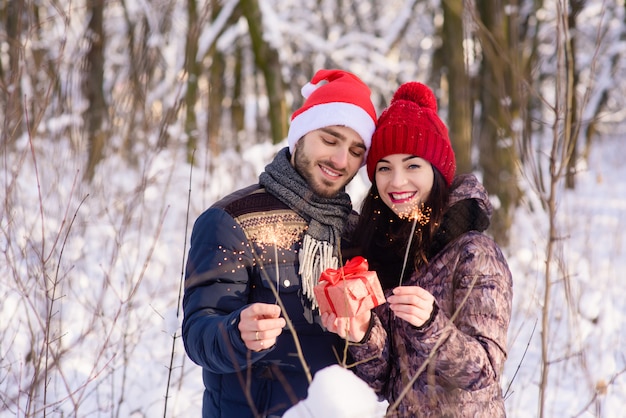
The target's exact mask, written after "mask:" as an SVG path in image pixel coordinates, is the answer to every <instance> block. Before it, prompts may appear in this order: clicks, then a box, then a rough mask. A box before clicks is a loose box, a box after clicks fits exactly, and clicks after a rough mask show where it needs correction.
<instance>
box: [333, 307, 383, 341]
mask: <svg viewBox="0 0 626 418" xmlns="http://www.w3.org/2000/svg"><path fill="white" fill-rule="evenodd" d="M371 318H372V312H371V311H365V312H363V313H362V314H360V315H359V316H354V317H351V318H346V317H337V315H335V314H334V313H330V314H329V313H323V314H322V324H324V327H325V328H326V329H327V330H328V331H330V332H334V333H335V334H337V335H339V336H340V337H341V338H345V339H347V340H348V341H351V342H359V341H361V340H362V339H363V337H365V333H366V332H367V329H368V328H369V325H370V320H371Z"/></svg>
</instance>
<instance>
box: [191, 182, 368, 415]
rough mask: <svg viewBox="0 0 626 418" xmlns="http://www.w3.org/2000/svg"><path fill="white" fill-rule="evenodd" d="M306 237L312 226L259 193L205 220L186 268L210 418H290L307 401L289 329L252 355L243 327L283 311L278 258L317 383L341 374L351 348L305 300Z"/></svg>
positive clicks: (244, 195)
mask: <svg viewBox="0 0 626 418" xmlns="http://www.w3.org/2000/svg"><path fill="white" fill-rule="evenodd" d="M355 216H356V215H355ZM351 220H353V219H352V218H351ZM306 227H307V222H306V221H305V220H304V219H303V218H301V217H300V216H299V215H297V214H296V213H295V212H293V211H292V210H290V209H289V208H288V207H287V206H286V205H284V204H283V203H281V202H280V201H279V200H277V199H276V198H275V197H273V196H272V195H270V194H269V193H266V192H265V189H263V188H261V187H260V186H258V185H254V186H250V187H248V188H246V189H243V190H240V191H238V192H235V193H233V194H231V195H229V196H227V197H226V198H224V199H222V200H221V201H219V202H217V203H215V204H214V205H213V206H212V207H210V208H209V209H207V210H206V211H205V212H204V213H203V214H202V215H200V217H198V219H197V220H196V222H195V224H194V227H193V231H192V235H191V246H190V250H189V258H188V261H187V268H186V280H185V296H184V300H183V308H184V319H183V341H184V344H185V349H186V351H187V354H188V355H189V357H190V358H191V359H192V360H193V361H194V362H195V363H197V364H199V365H200V366H202V368H203V380H204V386H205V392H204V399H203V408H202V416H203V417H204V418H217V417H228V418H244V417H272V416H281V415H282V413H283V412H284V411H285V410H286V409H288V408H289V407H290V406H292V405H293V404H295V403H297V402H298V401H299V400H300V399H304V398H305V397H306V392H307V387H308V381H307V378H306V375H305V373H304V371H303V367H302V364H301V362H300V360H299V359H298V356H297V355H296V348H295V343H294V339H293V336H292V334H291V332H290V331H289V329H288V328H287V327H286V328H285V329H284V330H283V332H282V334H281V335H280V336H279V337H278V339H277V342H276V344H275V346H274V347H271V348H269V349H267V350H263V351H261V352H252V351H250V350H248V349H247V348H246V346H245V345H244V343H243V341H242V339H241V337H240V334H239V330H238V327H237V326H238V321H239V313H240V312H241V310H243V309H244V308H245V307H246V306H247V305H248V304H250V303H253V302H265V303H275V301H276V298H275V296H274V294H273V292H272V291H271V288H270V287H269V286H270V285H269V284H268V279H269V280H272V283H275V280H276V268H275V255H276V254H277V255H278V260H279V281H280V283H279V294H280V298H281V300H282V302H283V304H284V305H285V308H286V310H287V313H288V315H289V318H290V319H291V321H292V323H293V325H294V327H295V329H296V331H297V335H298V338H299V341H300V344H301V347H302V349H303V352H304V358H305V360H306V363H307V364H308V366H309V368H310V370H311V373H312V374H314V373H315V372H316V371H318V370H320V369H322V368H324V367H326V366H328V365H331V364H336V363H337V357H336V354H335V353H338V354H339V355H342V353H343V352H344V343H343V340H341V339H339V337H338V336H337V335H336V334H334V333H329V332H325V331H324V330H323V329H322V327H321V325H320V324H319V317H318V316H317V313H315V314H313V316H312V318H313V320H312V321H310V318H311V309H310V306H309V304H308V301H307V300H306V298H304V297H303V296H302V295H301V287H300V276H299V275H298V274H297V271H298V253H297V251H298V250H299V248H300V244H301V238H302V235H303V233H304V231H305V230H306ZM268 228H269V229H268ZM272 228H274V229H272ZM268 231H269V232H270V233H271V232H276V231H278V232H279V234H278V235H279V236H278V240H277V241H274V240H273V239H272V238H276V237H270V238H269V239H268ZM270 235H271V234H270ZM273 242H276V243H277V247H276V250H275V249H274V246H273ZM263 270H264V271H263ZM307 316H308V317H309V319H307Z"/></svg>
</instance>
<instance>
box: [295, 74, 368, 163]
mask: <svg viewBox="0 0 626 418" xmlns="http://www.w3.org/2000/svg"><path fill="white" fill-rule="evenodd" d="M301 92H302V96H304V97H305V98H306V100H305V102H304V104H303V105H302V107H301V108H300V109H298V110H296V111H295V112H294V113H293V115H292V116H291V125H290V126H289V133H288V134H287V143H288V144H289V151H290V152H293V150H294V148H295V145H296V142H298V140H299V139H300V138H302V137H303V136H304V135H306V134H307V133H309V132H311V131H314V130H316V129H320V128H325V127H327V126H334V125H339V126H347V127H349V128H352V129H354V130H355V131H356V132H357V133H358V134H359V136H360V137H361V139H363V142H364V143H365V147H366V148H367V149H369V147H370V144H371V142H372V134H373V133H374V129H375V127H376V109H375V108H374V104H373V103H372V99H371V97H370V96H371V92H370V89H369V87H367V85H366V84H365V83H363V81H361V79H360V78H359V77H357V76H356V75H354V74H352V73H349V72H347V71H342V70H319V71H318V72H316V73H315V76H313V78H312V79H311V82H310V83H307V84H306V85H305V86H304V87H302V90H301ZM364 163H365V161H364Z"/></svg>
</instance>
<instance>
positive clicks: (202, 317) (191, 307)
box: [182, 208, 271, 373]
mask: <svg viewBox="0 0 626 418" xmlns="http://www.w3.org/2000/svg"><path fill="white" fill-rule="evenodd" d="M253 271H254V257H253V254H252V252H251V250H250V243H249V242H248V240H247V239H246V237H245V235H244V233H243V231H242V229H241V227H240V226H239V224H237V223H236V222H235V220H234V219H233V218H232V217H231V216H230V215H228V214H227V213H226V212H225V211H224V210H223V209H220V208H210V209H208V210H207V211H206V212H204V213H203V214H202V215H200V217H199V218H198V219H197V220H196V223H195V224H194V227H193V231H192V234H191V246H190V249H189V257H188V260H187V267H186V274H185V296H184V299H183V311H184V318H183V324H182V330H183V342H184V344H185V350H186V351H187V355H188V356H189V357H190V358H191V360H192V361H194V362H195V363H197V364H198V365H200V366H202V367H203V368H204V369H207V370H209V371H210V372H213V373H234V372H236V371H238V370H242V369H245V368H246V367H248V366H249V365H250V364H251V363H252V362H254V361H256V360H258V359H259V358H262V357H264V356H265V354H266V353H267V352H268V351H270V350H271V349H270V350H265V351H262V352H258V353H255V352H248V349H247V348H246V346H245V344H244V342H243V340H242V339H241V335H240V333H239V329H238V324H239V313H240V312H241V311H242V310H243V309H244V308H245V307H246V306H247V304H248V296H249V292H250V286H251V277H252V274H253Z"/></svg>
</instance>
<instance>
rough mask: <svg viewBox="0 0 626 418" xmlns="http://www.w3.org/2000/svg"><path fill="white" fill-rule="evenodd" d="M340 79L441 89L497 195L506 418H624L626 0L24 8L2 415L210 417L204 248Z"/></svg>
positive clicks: (14, 54)
mask: <svg viewBox="0 0 626 418" xmlns="http://www.w3.org/2000/svg"><path fill="white" fill-rule="evenodd" d="M323 67H325V68H342V69H347V70H350V71H353V72H355V73H356V74H358V75H359V76H361V77H362V78H363V80H364V81H365V82H366V83H367V84H368V85H370V87H371V89H372V98H373V99H374V101H375V104H376V105H377V108H378V111H379V113H380V111H381V110H382V109H383V108H384V107H385V105H386V104H387V102H388V100H389V99H390V98H391V96H392V94H393V92H394V91H395V90H396V88H397V87H398V86H399V85H400V84H401V83H402V82H405V81H409V80H417V81H422V82H425V83H427V84H429V85H430V86H431V87H432V88H433V89H434V91H435V93H436V95H437V97H438V98H439V106H440V114H441V116H442V118H443V120H444V121H446V123H447V125H448V127H449V128H450V135H451V138H452V140H453V142H454V147H455V151H456V153H457V158H458V162H459V170H458V171H459V172H469V171H473V172H475V173H476V174H477V175H478V176H479V178H481V179H482V181H483V182H484V184H485V185H486V186H487V188H488V190H489V191H490V193H491V196H492V198H493V202H494V205H495V206H496V208H497V212H496V215H495V217H494V225H493V227H492V228H491V229H490V231H489V232H490V233H491V234H493V236H494V237H495V238H496V239H497V241H498V242H499V243H500V245H501V246H502V247H503V249H504V251H505V253H506V254H507V258H508V260H509V263H510V266H511V269H512V271H513V275H514V291H515V298H514V311H513V318H512V323H511V327H510V332H509V336H510V338H509V359H508V361H507V364H506V370H505V376H504V380H503V390H504V391H505V393H506V407H507V412H508V415H509V417H536V416H538V417H619V416H623V414H624V406H625V405H626V376H625V375H624V371H625V370H626V355H625V354H624V349H623V347H624V344H625V343H626V340H625V337H626V327H625V326H624V325H625V324H624V318H625V315H626V308H625V305H624V300H625V299H626V290H625V286H624V284H625V282H624V277H623V274H624V273H623V272H624V271H626V246H625V243H624V238H623V233H622V231H623V230H624V227H625V226H626V180H625V179H626V168H625V167H626V165H625V164H624V163H623V159H624V156H625V155H626V145H625V144H624V140H623V138H622V137H621V135H620V134H621V132H623V131H624V129H625V127H626V125H625V123H626V121H625V118H626V113H625V112H624V109H625V106H624V100H625V99H626V94H625V93H626V81H625V80H626V77H624V75H625V72H626V13H625V5H624V1H623V0H606V1H604V0H572V1H566V0H544V1H536V0H534V1H530V0H517V1H514V0H510V1H497V0H481V1H471V0H442V1H436V0H424V1H418V0H371V1H360V2H349V1H342V0H298V1H295V0H238V1H235V0H221V1H218V0H205V1H200V0H187V1H174V0H154V1H142V0H134V1H133V0H118V1H104V0H90V1H81V0H76V1H70V0H36V1H35V0H30V1H28V0H9V1H3V2H0V101H1V106H0V114H1V118H0V123H1V124H2V128H1V129H2V130H1V134H0V138H1V153H2V154H1V159H0V161H1V163H0V164H1V170H0V171H1V173H0V178H1V181H2V184H1V185H0V197H1V198H2V201H3V204H2V206H1V207H0V254H1V255H0V300H1V301H2V302H1V303H0V416H1V417H3V418H4V417H12V416H17V417H41V416H78V417H86V416H88V417H154V416H163V417H190V416H199V414H200V407H201V399H202V382H201V377H200V370H199V367H197V366H195V365H194V364H192V363H191V362H190V361H189V360H188V359H187V358H186V356H185V353H184V350H183V346H182V341H181V340H180V321H181V319H182V313H181V309H180V301H181V284H182V274H183V273H182V271H183V267H184V262H185V257H186V251H187V249H188V241H189V235H188V234H189V232H190V230H191V226H192V223H193V220H194V219H195V218H196V217H197V216H198V215H199V214H200V213H201V212H202V211H203V210H204V209H205V208H206V207H208V206H209V205H210V204H211V203H212V202H214V201H215V200H217V199H219V198H220V197H222V196H224V195H225V194H227V193H229V192H231V191H233V190H235V189H236V188H238V187H242V186H245V185H248V184H250V183H252V182H255V181H256V177H257V175H258V174H259V173H260V172H261V171H262V170H263V167H264V166H265V164H266V163H267V162H269V161H270V160H271V158H272V157H273V155H274V153H275V152H276V151H277V150H278V149H280V148H281V147H282V146H284V145H285V142H284V140H283V139H284V138H285V137H286V131H287V127H288V121H289V116H290V114H291V112H292V111H293V110H294V109H296V108H297V107H298V106H299V105H300V104H301V102H302V98H301V96H300V94H299V90H300V87H301V86H302V85H303V84H304V83H306V82H307V81H308V80H309V78H310V77H311V76H312V75H313V73H314V72H315V70H317V69H319V68H323ZM361 174H363V173H361ZM367 187H368V183H367V179H366V176H365V175H360V176H358V177H357V178H356V179H355V181H354V182H353V183H352V184H351V185H350V187H349V192H350V193H351V195H352V197H353V199H354V202H355V207H356V208H358V203H359V201H360V199H361V197H362V196H363V193H364V191H365V190H366V188H367Z"/></svg>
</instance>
